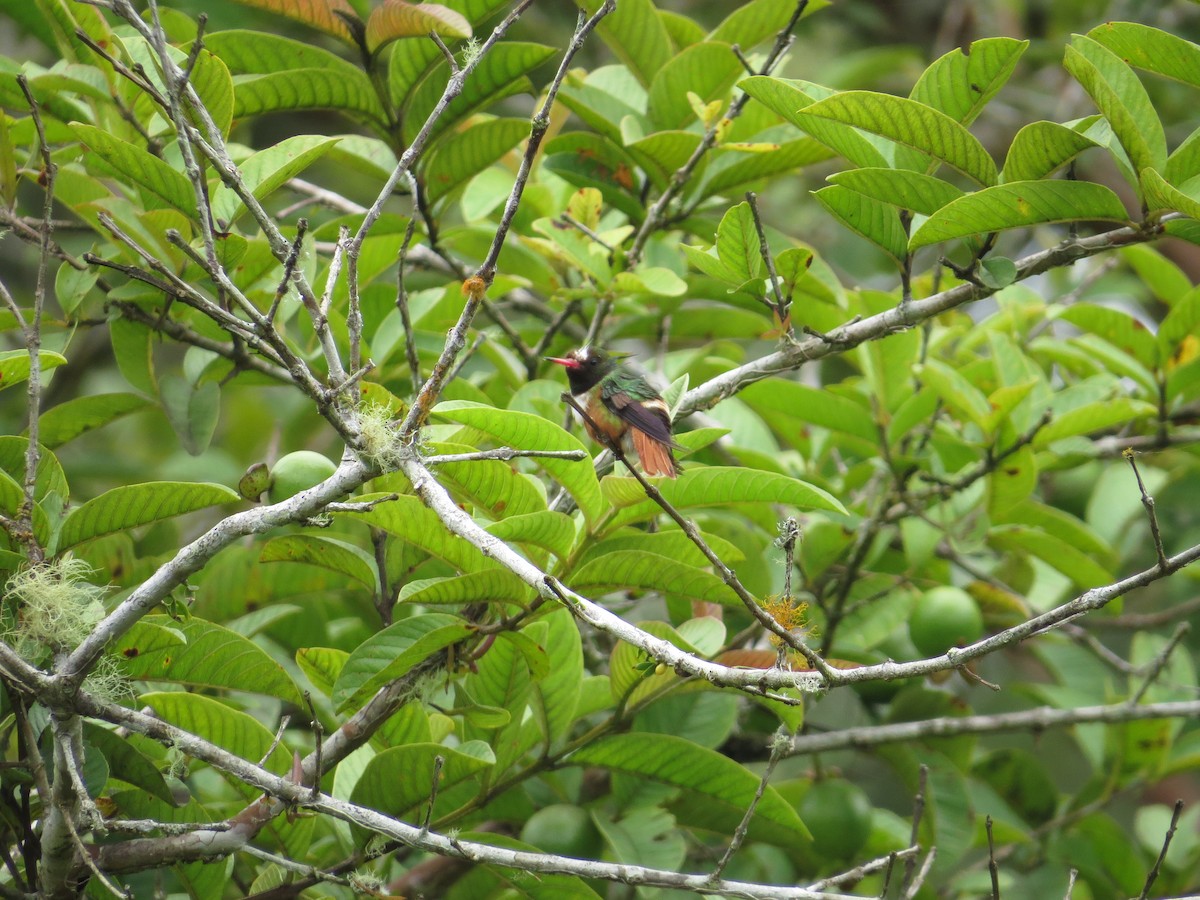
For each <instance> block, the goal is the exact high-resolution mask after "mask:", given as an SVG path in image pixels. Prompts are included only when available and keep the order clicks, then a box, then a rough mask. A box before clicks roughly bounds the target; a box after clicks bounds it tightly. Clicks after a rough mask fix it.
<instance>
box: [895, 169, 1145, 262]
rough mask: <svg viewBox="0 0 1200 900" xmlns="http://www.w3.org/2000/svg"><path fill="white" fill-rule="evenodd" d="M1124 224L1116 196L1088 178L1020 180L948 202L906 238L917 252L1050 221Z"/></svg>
mask: <svg viewBox="0 0 1200 900" xmlns="http://www.w3.org/2000/svg"><path fill="white" fill-rule="evenodd" d="M1095 219H1102V220H1106V221H1110V222H1128V221H1129V214H1128V213H1127V212H1126V211H1125V207H1124V205H1123V204H1122V203H1121V200H1120V198H1118V197H1117V195H1116V194H1114V193H1113V192H1112V191H1111V190H1109V189H1108V188H1106V187H1104V186H1103V185H1099V184H1091V183H1090V182H1086V181H1019V182H1014V183H1012V184H1000V185H996V186H995V187H990V188H985V189H984V190H982V191H976V192H975V193H973V194H967V195H966V196H964V197H960V198H959V199H958V200H955V201H953V202H951V203H948V204H946V205H945V206H943V207H942V208H941V209H940V210H938V211H937V212H936V213H934V214H933V215H932V216H930V217H929V219H928V220H926V222H925V223H924V224H923V225H922V226H921V227H920V228H918V229H917V231H916V233H915V234H914V235H913V236H912V238H911V239H910V240H909V242H908V246H909V249H911V250H916V249H917V248H918V247H925V246H928V245H929V244H936V243H938V242H939V241H948V240H953V239H954V238H960V237H968V236H969V235H973V234H986V233H987V232H991V231H1003V230H1005V229H1008V228H1025V227H1028V226H1030V225H1042V224H1046V223H1050V222H1075V221H1090V220H1095Z"/></svg>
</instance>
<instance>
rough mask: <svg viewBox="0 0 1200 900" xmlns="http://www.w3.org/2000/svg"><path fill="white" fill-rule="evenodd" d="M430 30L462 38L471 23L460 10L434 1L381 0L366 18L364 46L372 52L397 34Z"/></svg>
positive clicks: (412, 34)
mask: <svg viewBox="0 0 1200 900" xmlns="http://www.w3.org/2000/svg"><path fill="white" fill-rule="evenodd" d="M431 32H432V33H436V34H438V35H440V36H441V37H444V38H454V39H455V40H462V39H464V38H469V37H470V36H471V23H470V22H468V21H467V20H466V19H465V18H463V16H462V14H461V13H457V12H455V11H454V10H452V9H450V8H449V7H446V6H440V5H439V4H437V3H406V2H405V0H384V3H383V5H382V6H379V7H377V8H376V9H375V11H374V12H372V13H371V17H370V18H369V19H367V49H368V50H370V51H371V52H372V53H374V52H375V51H377V50H378V49H379V48H380V47H382V46H384V45H385V44H387V43H389V42H391V41H394V40H397V39H399V38H406V37H423V36H424V35H427V34H430V33H431Z"/></svg>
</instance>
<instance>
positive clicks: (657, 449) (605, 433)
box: [547, 347, 682, 478]
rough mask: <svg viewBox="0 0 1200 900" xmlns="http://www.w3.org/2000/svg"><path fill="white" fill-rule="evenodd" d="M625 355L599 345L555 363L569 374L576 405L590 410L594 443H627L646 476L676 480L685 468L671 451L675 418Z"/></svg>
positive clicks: (589, 428)
mask: <svg viewBox="0 0 1200 900" xmlns="http://www.w3.org/2000/svg"><path fill="white" fill-rule="evenodd" d="M623 358H624V356H621V355H618V354H613V353H608V352H606V351H604V350H601V349H600V348H599V347H581V348H580V349H578V350H572V351H571V352H570V353H568V354H567V355H566V356H565V357H561V358H560V357H554V356H550V357H547V359H548V360H549V361H550V362H553V363H558V364H559V365H560V366H563V367H564V368H565V369H566V370H567V381H568V382H569V383H570V385H571V393H572V394H573V395H574V397H575V400H576V402H577V403H578V404H579V405H580V407H582V408H583V409H584V410H585V411H586V412H587V418H585V419H584V423H583V424H584V427H586V428H587V432H588V434H589V435H591V437H592V440H594V441H596V442H597V443H599V444H603V445H605V446H609V447H612V446H617V445H618V444H619V443H620V442H621V441H622V440H623V439H625V438H628V439H629V441H628V442H627V443H632V445H633V450H634V452H635V453H636V454H637V458H638V460H639V461H640V462H641V464H642V471H644V472H645V473H646V474H647V475H665V476H667V477H668V478H674V477H675V476H676V475H678V474H679V473H680V472H681V471H682V470H681V469H680V466H679V463H677V462H676V461H675V456H674V454H673V453H672V452H671V449H672V448H674V447H678V446H679V445H678V444H676V443H675V441H674V439H673V438H672V437H671V414H670V411H669V410H668V409H667V404H666V403H665V402H664V401H663V398H662V397H661V396H660V395H659V393H658V391H656V390H655V389H654V388H652V387H651V386H650V385H649V384H648V383H647V382H646V379H644V378H643V377H642V376H641V375H639V374H638V373H637V372H635V371H633V370H632V369H630V368H628V367H627V366H623V365H621V364H620V363H619V362H618V360H619V359H623Z"/></svg>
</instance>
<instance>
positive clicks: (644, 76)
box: [576, 0, 672, 85]
mask: <svg viewBox="0 0 1200 900" xmlns="http://www.w3.org/2000/svg"><path fill="white" fill-rule="evenodd" d="M576 3H577V5H579V6H580V7H581V8H582V9H584V10H586V11H587V13H588V14H589V15H591V14H592V13H594V12H596V10H598V9H599V8H600V5H601V3H602V0H576ZM596 31H597V33H598V34H599V35H600V37H601V38H602V39H603V40H604V43H606V44H607V45H608V47H609V49H610V50H612V52H613V53H614V54H615V55H616V57H617V59H619V60H621V62H623V63H624V64H625V65H627V66H628V67H629V70H630V71H631V72H633V74H634V75H636V76H637V79H638V81H640V82H641V83H642V84H644V85H649V84H650V82H651V81H652V80H653V79H654V75H655V73H656V72H658V71H659V70H660V69H662V67H663V66H665V65H666V64H667V62H668V61H669V60H670V59H671V55H672V53H671V38H670V37H669V36H668V35H667V29H666V27H665V26H664V25H663V23H662V20H660V19H659V17H658V11H657V9H656V8H655V5H654V3H653V2H652V0H621V2H620V3H618V4H617V8H616V9H615V10H613V12H612V13H610V14H609V15H607V16H605V17H604V18H603V19H601V20H600V24H599V25H597V26H596Z"/></svg>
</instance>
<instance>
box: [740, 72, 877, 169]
mask: <svg viewBox="0 0 1200 900" xmlns="http://www.w3.org/2000/svg"><path fill="white" fill-rule="evenodd" d="M801 85H803V86H805V87H808V84H807V82H795V81H788V80H787V79H783V78H771V77H768V76H766V75H754V76H752V77H750V78H744V79H742V80H741V81H739V82H738V87H740V88H741V89H742V90H743V91H745V92H746V93H747V94H749V95H750V96H751V97H753V98H754V99H755V100H757V101H758V102H759V103H761V104H762V105H763V106H765V107H767V109H769V110H771V111H772V112H774V113H776V114H778V115H780V116H782V117H783V118H784V119H786V120H787V121H789V122H791V123H792V124H793V125H795V126H797V127H799V128H801V129H803V130H804V131H806V132H807V133H808V134H810V135H812V137H813V138H814V139H815V140H817V141H820V142H821V143H822V144H824V145H825V146H826V147H828V148H829V149H830V150H832V151H833V152H834V153H837V154H838V155H839V156H843V157H845V158H846V159H847V160H849V161H850V162H852V163H854V164H855V165H856V166H869V167H874V168H885V167H887V166H888V160H887V159H886V158H885V157H884V155H883V153H882V152H880V150H879V149H878V148H877V147H876V146H875V145H874V144H873V143H872V142H871V141H870V140H868V139H867V138H865V137H863V136H862V135H861V134H859V133H858V132H857V131H856V130H855V129H853V128H850V127H847V126H846V125H845V124H844V123H842V122H837V121H833V120H827V119H821V118H814V117H806V116H804V110H805V109H806V108H807V107H809V106H811V105H812V104H813V103H815V102H816V101H815V100H814V99H813V97H811V96H810V95H809V94H808V93H806V92H805V91H804V90H803V89H802V87H801Z"/></svg>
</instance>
